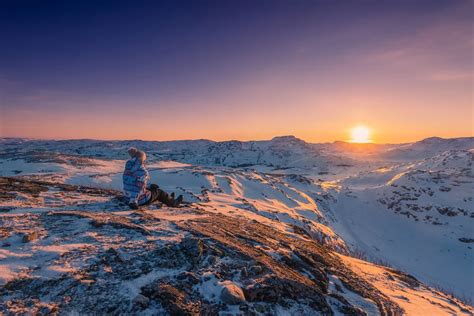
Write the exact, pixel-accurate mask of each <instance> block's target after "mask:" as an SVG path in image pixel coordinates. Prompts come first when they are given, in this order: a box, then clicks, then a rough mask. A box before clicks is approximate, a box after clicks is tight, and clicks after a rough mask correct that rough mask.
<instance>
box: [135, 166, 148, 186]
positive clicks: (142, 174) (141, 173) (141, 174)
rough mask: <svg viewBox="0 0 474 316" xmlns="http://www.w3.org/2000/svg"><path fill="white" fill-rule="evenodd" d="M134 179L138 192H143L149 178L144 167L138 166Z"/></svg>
mask: <svg viewBox="0 0 474 316" xmlns="http://www.w3.org/2000/svg"><path fill="white" fill-rule="evenodd" d="M136 180H137V186H138V187H139V188H140V192H145V190H146V188H147V184H148V181H149V180H150V173H149V172H148V170H146V169H145V168H140V169H138V170H137V175H136Z"/></svg>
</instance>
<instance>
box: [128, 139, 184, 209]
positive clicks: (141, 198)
mask: <svg viewBox="0 0 474 316" xmlns="http://www.w3.org/2000/svg"><path fill="white" fill-rule="evenodd" d="M128 154H129V155H130V157H131V158H130V159H129V160H128V161H127V163H126V164H125V170H124V172H123V191H124V194H125V197H126V198H128V204H129V206H130V208H132V209H137V208H138V206H141V205H148V204H151V203H153V202H155V201H160V202H161V203H164V204H166V205H167V206H170V207H176V206H179V204H181V202H182V201H183V196H182V195H180V196H179V197H178V198H177V199H175V198H174V193H172V194H171V195H168V193H166V192H164V191H163V190H160V188H159V187H158V186H157V185H156V184H151V185H150V187H147V184H148V181H149V180H150V174H149V173H148V170H147V169H146V168H145V165H144V163H145V160H146V154H145V152H143V151H141V150H137V149H136V148H134V147H132V148H130V149H129V150H128Z"/></svg>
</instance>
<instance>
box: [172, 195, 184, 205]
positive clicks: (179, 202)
mask: <svg viewBox="0 0 474 316" xmlns="http://www.w3.org/2000/svg"><path fill="white" fill-rule="evenodd" d="M182 202H183V196H182V195H180V196H178V198H177V199H176V200H174V202H173V207H178V206H179V205H180V204H181V203H182Z"/></svg>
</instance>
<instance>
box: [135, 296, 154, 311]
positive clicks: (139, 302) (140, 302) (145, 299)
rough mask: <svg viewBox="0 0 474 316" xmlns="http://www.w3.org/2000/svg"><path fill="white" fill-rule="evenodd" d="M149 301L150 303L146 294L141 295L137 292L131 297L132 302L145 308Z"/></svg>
mask: <svg viewBox="0 0 474 316" xmlns="http://www.w3.org/2000/svg"><path fill="white" fill-rule="evenodd" d="M149 303H150V299H149V298H148V297H146V296H143V295H141V294H138V295H137V296H136V297H135V298H134V299H133V304H135V305H138V306H140V307H141V308H147V307H148V304H149Z"/></svg>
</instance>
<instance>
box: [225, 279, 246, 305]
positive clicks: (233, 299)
mask: <svg viewBox="0 0 474 316" xmlns="http://www.w3.org/2000/svg"><path fill="white" fill-rule="evenodd" d="M221 300H222V301H223V302H224V303H226V304H229V305H237V304H240V303H243V302H245V295H244V292H243V291H242V289H241V288H240V286H238V285H237V284H235V283H233V282H231V281H225V282H224V283H223V284H222V291H221Z"/></svg>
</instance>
